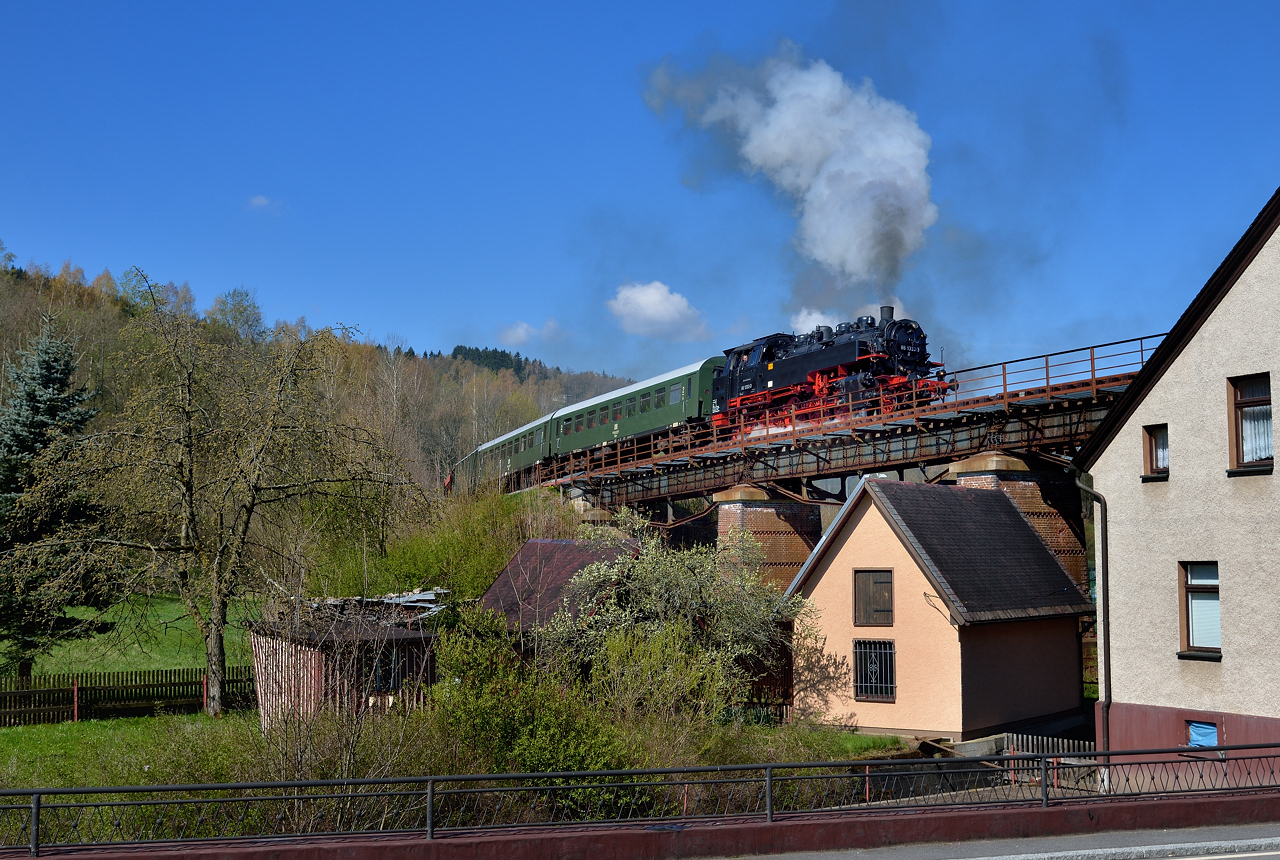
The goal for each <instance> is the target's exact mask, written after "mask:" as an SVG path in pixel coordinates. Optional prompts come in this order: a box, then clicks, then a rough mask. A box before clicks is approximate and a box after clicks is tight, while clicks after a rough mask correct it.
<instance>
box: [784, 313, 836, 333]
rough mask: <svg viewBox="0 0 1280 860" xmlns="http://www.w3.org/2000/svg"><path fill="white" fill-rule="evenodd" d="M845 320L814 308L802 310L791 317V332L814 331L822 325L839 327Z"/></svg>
mask: <svg viewBox="0 0 1280 860" xmlns="http://www.w3.org/2000/svg"><path fill="white" fill-rule="evenodd" d="M842 322H844V320H842V319H840V317H839V316H838V315H836V314H833V313H828V312H827V311H819V310H815V309H813V308H801V309H800V310H798V311H796V312H795V313H794V314H792V315H791V330H792V331H794V332H806V331H813V330H814V329H815V328H817V327H818V326H820V325H826V326H831V327H832V328H834V327H836V326H838V325H839V324H840V323H842Z"/></svg>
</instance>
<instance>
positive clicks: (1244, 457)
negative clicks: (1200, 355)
mask: <svg viewBox="0 0 1280 860" xmlns="http://www.w3.org/2000/svg"><path fill="white" fill-rule="evenodd" d="M1230 383H1231V386H1230V389H1229V390H1230V394H1231V399H1232V410H1231V423H1232V427H1231V468H1230V469H1229V470H1228V471H1227V475H1229V476H1231V477H1235V476H1236V475H1257V474H1270V472H1271V467H1272V455H1273V444H1272V440H1271V375H1270V374H1268V373H1258V374H1255V375H1253V376H1239V377H1236V378H1235V379H1232V380H1230Z"/></svg>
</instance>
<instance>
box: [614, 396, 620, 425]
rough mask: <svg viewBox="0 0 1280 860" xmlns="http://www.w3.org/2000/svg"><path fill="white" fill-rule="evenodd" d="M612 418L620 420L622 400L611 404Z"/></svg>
mask: <svg viewBox="0 0 1280 860" xmlns="http://www.w3.org/2000/svg"><path fill="white" fill-rule="evenodd" d="M613 420H614V421H621V420H622V401H621V400H619V401H618V402H617V403H615V404H613Z"/></svg>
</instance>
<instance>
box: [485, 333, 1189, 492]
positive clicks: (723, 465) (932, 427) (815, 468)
mask: <svg viewBox="0 0 1280 860" xmlns="http://www.w3.org/2000/svg"><path fill="white" fill-rule="evenodd" d="M1163 338H1164V335H1162V334H1161V335H1148V336H1146V337H1141V338H1135V339H1132V340H1124V341H1116V342H1113V343H1106V344H1100V345H1097V346H1090V347H1084V348H1081V349H1073V350H1066V351H1063V352H1055V353H1049V354H1047V355H1039V356H1035V357H1032V358H1023V359H1018V360H1016V361H1008V362H1002V363H999V364H989V365H983V366H982V367H972V368H968V369H967V370H961V371H958V372H956V373H955V374H954V377H955V380H956V384H955V385H954V386H953V387H952V389H951V391H950V392H949V393H948V394H947V396H946V398H945V399H944V400H941V401H935V402H932V403H928V404H923V405H914V404H895V405H892V406H891V407H888V408H878V409H868V408H867V406H866V404H854V405H851V404H847V403H846V404H840V403H837V402H835V401H822V402H814V403H810V404H803V405H798V406H790V407H783V408H779V409H775V410H773V411H771V412H768V413H764V414H762V415H755V416H752V417H750V418H746V417H744V418H740V419H739V420H738V421H736V422H734V423H730V424H727V425H725V426H720V427H713V426H710V425H708V424H686V425H679V426H676V427H670V428H667V429H664V430H660V431H657V432H654V433H650V434H647V435H644V436H638V437H634V438H630V439H625V440H619V441H617V442H611V443H609V444H606V445H600V446H596V447H594V448H589V449H586V450H583V451H577V452H574V453H572V454H569V455H567V456H562V457H559V458H555V459H552V460H550V461H543V462H540V463H538V464H536V465H534V466H532V467H530V468H528V469H525V470H522V471H519V472H509V473H507V474H505V475H503V476H502V477H501V481H502V486H503V488H504V489H505V490H507V491H511V492H514V491H517V490H521V489H526V488H529V487H533V486H551V487H570V488H576V489H578V490H580V491H581V492H582V493H583V494H584V495H586V496H587V497H588V498H589V499H590V500H591V501H592V502H593V503H594V504H596V505H597V506H600V507H605V508H614V507H619V506H622V505H636V504H640V503H645V502H653V501H657V500H659V499H664V500H673V499H681V498H690V497H696V496H708V495H711V494H713V493H716V492H718V491H721V490H724V489H727V488H729V487H732V486H734V485H736V484H755V485H757V486H760V487H768V488H770V489H772V490H775V491H777V492H781V493H782V494H784V495H789V496H793V497H797V498H803V499H805V500H812V501H837V500H841V499H842V498H843V487H844V482H843V481H841V484H840V486H841V489H840V490H839V491H827V490H821V489H819V488H818V487H817V486H816V485H815V484H814V483H813V482H814V481H815V480H816V479H822V478H845V477H848V476H851V475H861V474H866V473H874V472H886V471H899V472H901V471H902V470H905V469H909V468H922V469H923V468H926V467H929V466H940V465H943V464H946V463H950V462H954V461H956V460H959V459H962V458H964V457H967V456H970V455H972V454H977V453H979V452H981V451H984V450H988V449H991V448H999V449H1002V450H1005V451H1014V452H1020V453H1036V454H1042V455H1045V454H1047V455H1053V456H1059V457H1067V456H1070V455H1071V454H1073V453H1074V452H1075V450H1076V449H1077V448H1078V447H1079V446H1080V445H1081V444H1082V443H1083V442H1084V440H1085V439H1086V438H1088V436H1089V434H1090V433H1092V432H1093V430H1094V429H1095V428H1096V427H1097V426H1098V424H1099V423H1100V422H1101V421H1102V419H1103V417H1104V416H1105V415H1106V414H1107V410H1109V409H1110V408H1111V406H1112V404H1113V403H1114V402H1115V401H1116V399H1117V398H1118V397H1119V396H1120V394H1121V393H1123V391H1124V390H1125V388H1126V387H1127V386H1128V385H1129V383H1130V382H1131V381H1132V380H1133V378H1134V376H1136V375H1137V373H1138V371H1139V370H1141V369H1142V367H1143V365H1144V364H1145V363H1146V362H1147V360H1148V359H1149V358H1150V357H1151V354H1152V352H1153V351H1154V350H1155V348H1156V347H1157V346H1159V344H1160V343H1161V341H1162V340H1163Z"/></svg>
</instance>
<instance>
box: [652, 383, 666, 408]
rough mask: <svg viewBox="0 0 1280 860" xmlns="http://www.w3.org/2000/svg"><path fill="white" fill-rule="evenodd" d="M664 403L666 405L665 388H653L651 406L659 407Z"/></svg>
mask: <svg viewBox="0 0 1280 860" xmlns="http://www.w3.org/2000/svg"><path fill="white" fill-rule="evenodd" d="M666 405H667V389H666V388H665V387H663V388H655V389H654V390H653V408H654V409H661V408H662V407H664V406H666Z"/></svg>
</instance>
